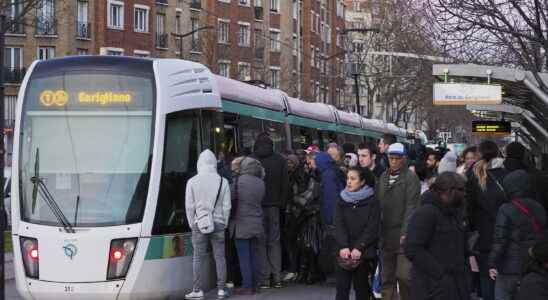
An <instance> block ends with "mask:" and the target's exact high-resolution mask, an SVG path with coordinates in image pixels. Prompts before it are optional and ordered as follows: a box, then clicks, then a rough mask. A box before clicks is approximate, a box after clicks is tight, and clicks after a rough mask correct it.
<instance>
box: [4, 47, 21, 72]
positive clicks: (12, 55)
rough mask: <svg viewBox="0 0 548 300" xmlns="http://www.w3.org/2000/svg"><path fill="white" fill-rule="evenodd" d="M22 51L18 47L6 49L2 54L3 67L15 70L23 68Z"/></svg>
mask: <svg viewBox="0 0 548 300" xmlns="http://www.w3.org/2000/svg"><path fill="white" fill-rule="evenodd" d="M22 54H23V51H22V49H21V48H19V47H6V48H5V52H4V67H6V68H8V69H10V70H15V69H21V68H22V67H23V55H22Z"/></svg>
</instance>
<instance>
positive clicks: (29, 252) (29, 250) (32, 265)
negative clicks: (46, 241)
mask: <svg viewBox="0 0 548 300" xmlns="http://www.w3.org/2000/svg"><path fill="white" fill-rule="evenodd" d="M19 243H20V245H21V257H22V258H23V266H24V267H25V274H26V275H27V277H31V278H38V276H39V262H40V254H39V252H38V240H37V239H35V238H29V237H24V236H21V237H19Z"/></svg>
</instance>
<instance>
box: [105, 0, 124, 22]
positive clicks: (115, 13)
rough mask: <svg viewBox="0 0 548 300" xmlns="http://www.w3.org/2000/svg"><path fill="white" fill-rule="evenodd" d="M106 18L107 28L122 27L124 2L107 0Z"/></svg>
mask: <svg viewBox="0 0 548 300" xmlns="http://www.w3.org/2000/svg"><path fill="white" fill-rule="evenodd" d="M107 16H108V20H107V24H108V27H109V28H113V29H124V2H121V1H116V0H108V15H107Z"/></svg>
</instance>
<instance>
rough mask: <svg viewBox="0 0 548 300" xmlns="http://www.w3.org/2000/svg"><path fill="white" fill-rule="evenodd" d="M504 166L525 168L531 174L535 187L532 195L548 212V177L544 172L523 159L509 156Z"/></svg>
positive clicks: (514, 168)
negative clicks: (529, 165) (528, 164)
mask: <svg viewBox="0 0 548 300" xmlns="http://www.w3.org/2000/svg"><path fill="white" fill-rule="evenodd" d="M504 167H505V168H506V169H507V170H508V171H509V172H512V171H515V170H525V171H527V173H528V174H529V176H530V179H531V186H532V187H533V190H532V195H531V197H532V198H534V199H535V200H537V201H538V202H539V203H540V204H541V205H542V206H543V207H544V210H545V212H547V213H548V177H547V176H546V175H545V174H542V172H540V171H538V170H536V169H534V168H531V167H528V166H527V165H526V164H525V162H523V160H518V159H515V158H507V159H505V160H504Z"/></svg>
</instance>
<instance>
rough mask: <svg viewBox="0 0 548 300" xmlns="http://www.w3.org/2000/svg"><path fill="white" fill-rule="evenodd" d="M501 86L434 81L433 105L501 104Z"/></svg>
mask: <svg viewBox="0 0 548 300" xmlns="http://www.w3.org/2000/svg"><path fill="white" fill-rule="evenodd" d="M501 103H502V86H500V85H496V84H472V83H435V84H434V104H435V105H467V104H501Z"/></svg>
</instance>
